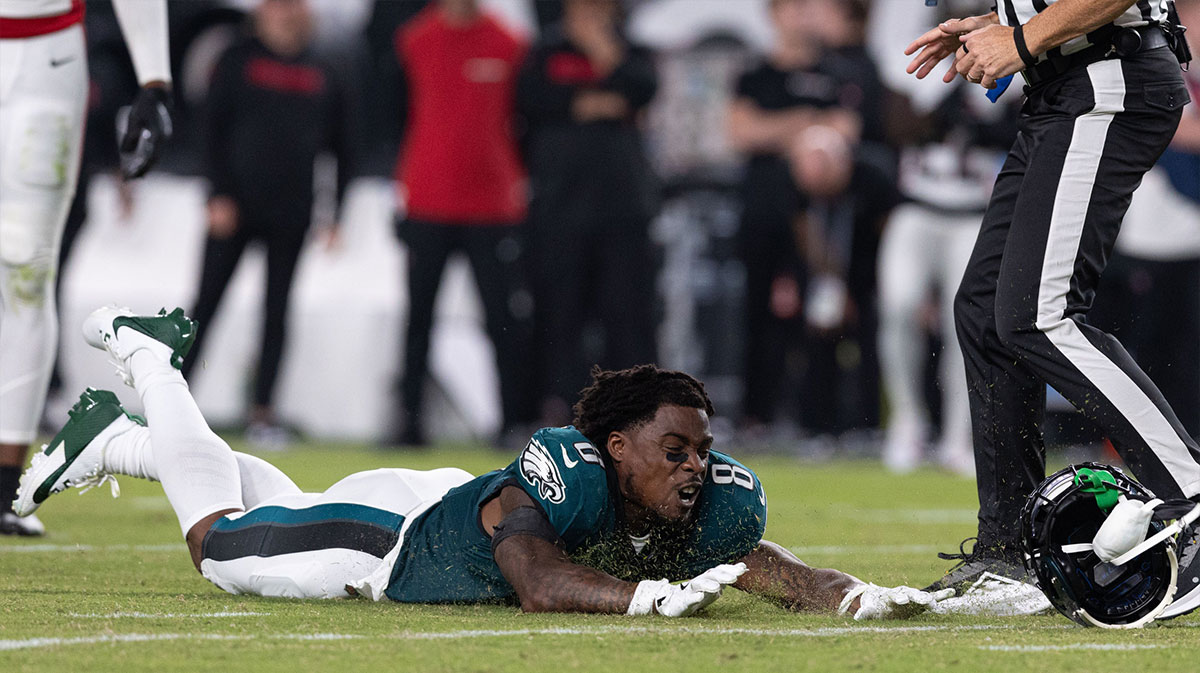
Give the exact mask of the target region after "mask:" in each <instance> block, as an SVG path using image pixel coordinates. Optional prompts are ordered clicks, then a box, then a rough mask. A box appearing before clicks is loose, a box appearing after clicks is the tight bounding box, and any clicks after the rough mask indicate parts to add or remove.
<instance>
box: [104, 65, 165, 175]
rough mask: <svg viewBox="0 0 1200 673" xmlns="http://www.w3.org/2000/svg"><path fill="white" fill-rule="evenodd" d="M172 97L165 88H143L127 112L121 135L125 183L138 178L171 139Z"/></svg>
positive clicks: (122, 167)
mask: <svg viewBox="0 0 1200 673" xmlns="http://www.w3.org/2000/svg"><path fill="white" fill-rule="evenodd" d="M170 103H171V95H170V94H169V93H168V92H167V90H166V89H165V88H164V87H160V86H148V87H142V89H141V90H140V91H138V95H137V97H136V98H134V99H133V104H132V105H130V106H129V107H128V108H127V110H128V114H127V115H125V119H124V123H123V124H121V126H122V128H120V129H119V133H118V135H119V136H120V140H119V143H118V149H119V150H120V152H121V175H123V176H124V177H125V179H126V180H131V179H133V178H139V177H141V176H142V175H144V174H145V173H146V171H148V170H150V166H151V165H153V164H154V161H155V160H156V159H158V155H159V154H161V153H162V146H163V143H165V142H166V141H168V140H170V139H171V133H172V130H173V129H172V126H171V112H170Z"/></svg>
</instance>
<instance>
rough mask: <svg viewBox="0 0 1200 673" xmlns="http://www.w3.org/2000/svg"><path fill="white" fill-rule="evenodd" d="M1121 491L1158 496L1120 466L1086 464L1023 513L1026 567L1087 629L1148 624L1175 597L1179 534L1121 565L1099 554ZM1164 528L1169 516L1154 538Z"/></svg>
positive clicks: (1041, 491)
mask: <svg viewBox="0 0 1200 673" xmlns="http://www.w3.org/2000/svg"><path fill="white" fill-rule="evenodd" d="M1121 496H1124V497H1125V498H1126V499H1128V500H1140V501H1150V500H1153V499H1154V494H1153V493H1151V492H1150V491H1149V490H1148V489H1146V488H1145V487H1144V486H1142V485H1141V484H1139V483H1137V482H1136V481H1134V480H1133V479H1132V478H1130V477H1129V476H1128V475H1126V474H1125V473H1124V472H1122V471H1121V470H1120V469H1118V468H1115V467H1111V466H1108V465H1102V464H1099V463H1083V464H1080V465H1073V466H1071V467H1068V468H1065V469H1062V470H1059V471H1058V472H1055V473H1054V474H1052V475H1050V477H1049V478H1047V479H1046V480H1045V481H1044V482H1042V484H1041V485H1040V486H1038V488H1037V489H1036V490H1034V492H1033V494H1032V495H1030V496H1029V499H1028V500H1027V501H1026V503H1025V508H1024V510H1023V511H1022V513H1021V538H1022V539H1021V542H1022V547H1023V551H1024V558H1025V566H1026V568H1027V569H1028V571H1029V573H1030V574H1031V575H1033V576H1035V577H1036V578H1037V582H1038V586H1039V587H1040V588H1041V589H1042V591H1043V592H1045V593H1046V597H1047V598H1049V599H1050V602H1051V603H1052V604H1053V605H1054V607H1055V608H1057V609H1058V611H1059V612H1061V613H1063V614H1064V615H1066V616H1067V617H1068V618H1070V619H1072V620H1074V621H1076V622H1078V623H1080V624H1083V625H1084V626H1099V627H1104V628H1137V627H1140V626H1144V625H1145V624H1148V623H1150V622H1152V621H1154V619H1156V618H1157V617H1159V616H1160V615H1161V614H1162V612H1163V611H1164V610H1165V609H1166V608H1167V606H1168V605H1170V603H1171V601H1172V600H1173V599H1174V597H1175V591H1176V582H1177V579H1178V573H1179V566H1178V563H1177V559H1176V540H1175V539H1174V538H1170V537H1168V538H1162V539H1159V540H1158V542H1157V543H1155V544H1153V545H1149V546H1147V547H1146V548H1145V550H1144V551H1142V552H1140V553H1139V554H1137V555H1136V556H1135V557H1134V558H1131V559H1127V560H1126V561H1125V562H1124V563H1122V564H1120V565H1118V564H1116V563H1111V562H1104V561H1102V560H1101V559H1100V557H1099V556H1098V555H1097V554H1096V551H1095V550H1094V548H1093V545H1092V543H1093V540H1094V539H1095V536H1096V533H1097V532H1098V531H1099V530H1100V527H1101V525H1102V524H1103V523H1104V521H1105V519H1106V518H1107V517H1108V515H1109V513H1110V512H1111V511H1112V510H1113V508H1114V507H1115V506H1116V505H1117V503H1118V502H1119V501H1120V499H1121ZM1155 518H1156V519H1157V518H1158V517H1155ZM1164 528H1166V527H1165V526H1164V524H1163V522H1162V521H1159V520H1151V521H1149V522H1148V524H1147V531H1146V532H1147V537H1148V538H1150V539H1153V538H1154V536H1155V535H1156V534H1157V533H1159V532H1161V531H1163V530H1164ZM1120 560H1122V559H1121V558H1117V559H1114V561H1120Z"/></svg>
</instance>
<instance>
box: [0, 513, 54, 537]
mask: <svg viewBox="0 0 1200 673" xmlns="http://www.w3.org/2000/svg"><path fill="white" fill-rule="evenodd" d="M45 534H46V527H45V526H43V525H42V521H41V519H38V518H37V516H35V515H33V514H31V515H29V516H26V517H20V516H17V515H16V514H14V513H12V512H5V513H3V514H0V535H21V536H24V537H36V536H39V535H45Z"/></svg>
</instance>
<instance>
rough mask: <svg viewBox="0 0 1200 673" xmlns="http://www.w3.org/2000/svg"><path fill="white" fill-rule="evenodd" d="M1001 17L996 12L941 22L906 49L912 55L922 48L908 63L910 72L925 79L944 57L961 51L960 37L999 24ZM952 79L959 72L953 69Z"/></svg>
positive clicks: (906, 53) (906, 52)
mask: <svg viewBox="0 0 1200 673" xmlns="http://www.w3.org/2000/svg"><path fill="white" fill-rule="evenodd" d="M998 21H999V19H997V18H996V15H995V14H994V13H992V14H988V15H986V16H970V17H967V18H965V19H951V20H949V21H946V22H944V23H941V24H939V25H938V26H936V27H935V28H933V29H932V30H930V31H928V32H926V33H925V34H924V35H922V36H921V37H918V38H917V39H915V40H913V41H912V43H911V44H909V45H908V47H907V48H905V50H904V54H905V55H906V56H912V55H913V54H915V53H917V51H918V50H920V53H919V54H917V55H916V57H915V58H913V60H912V62H911V63H909V64H908V68H907V71H908V74H910V75H912V74H916V76H917V79H925V76H926V75H928V74H929V73H930V72H932V71H933V69H934V68H935V67H936V66H937V64H938V63H941V62H942V59H944V58H946V57H947V56H950V55H951V54H953V53H955V52H956V51H959V47H960V46H961V45H962V41H961V39H960V37H961V36H962V35H964V34H966V33H970V32H971V31H975V30H979V29H980V28H984V27H987V26H991V25H995V24H997V23H998ZM950 72H951V73H953V74H951V75H950V79H948V80H946V81H947V82H949V81H952V80H953V79H954V75H956V74H957V73H955V72H954V70H953V69H951V71H950Z"/></svg>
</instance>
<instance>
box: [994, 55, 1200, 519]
mask: <svg viewBox="0 0 1200 673" xmlns="http://www.w3.org/2000/svg"><path fill="white" fill-rule="evenodd" d="M1148 60H1149V59H1148V58H1147V59H1138V60H1135V61H1118V60H1112V61H1101V62H1098V63H1094V64H1092V65H1091V66H1089V67H1088V68H1087V70H1086V72H1080V73H1077V74H1074V75H1071V76H1072V77H1075V78H1077V79H1075V80H1073V81H1072V82H1071V84H1072V87H1071V89H1070V90H1071V92H1072V95H1073V96H1080V95H1081V92H1082V95H1090V97H1091V98H1092V103H1093V104H1092V106H1091V107H1090V109H1085V110H1083V111H1082V114H1078V116H1075V117H1074V118H1071V116H1069V115H1055V114H1044V115H1040V117H1039V119H1040V120H1041V121H1040V122H1039V124H1040V126H1041V128H1039V129H1038V133H1039V135H1040V142H1038V144H1037V147H1036V148H1035V149H1034V153H1033V154H1032V155H1031V156H1030V161H1029V166H1028V170H1027V172H1026V178H1025V181H1024V183H1023V189H1022V190H1021V192H1020V194H1019V195H1018V196H1017V201H1016V203H1015V205H1014V210H1013V218H1012V224H1011V229H1010V231H1009V236H1008V238H1007V244H1006V249H1005V251H1004V262H1003V264H1002V265H1001V267H1000V273H999V276H998V278H997V285H996V288H997V295H996V308H995V311H996V327H997V334H998V336H999V338H1000V341H1001V343H1002V344H1003V345H1004V346H1005V347H1007V348H1008V349H1009V350H1010V351H1011V352H1012V353H1013V355H1014V356H1015V357H1016V359H1017V360H1019V361H1020V362H1021V363H1022V364H1023V365H1024V366H1026V367H1028V368H1029V369H1030V370H1031V371H1033V372H1034V373H1036V375H1037V376H1038V377H1039V378H1041V379H1042V380H1044V381H1046V382H1047V383H1049V384H1050V385H1051V386H1053V387H1054V388H1055V389H1056V390H1058V391H1059V392H1060V393H1062V394H1063V396H1064V397H1066V398H1067V399H1068V400H1070V401H1071V402H1072V404H1074V405H1075V406H1076V407H1077V408H1079V409H1080V410H1081V411H1082V412H1083V413H1084V414H1085V415H1086V416H1088V417H1089V418H1091V419H1092V420H1093V421H1095V422H1096V423H1097V424H1099V426H1100V427H1101V428H1103V430H1104V431H1105V434H1106V435H1107V436H1108V437H1109V439H1110V440H1111V441H1112V443H1113V445H1114V446H1115V447H1116V449H1117V451H1118V452H1119V453H1120V454H1121V457H1122V458H1123V459H1124V460H1125V462H1126V463H1127V464H1128V465H1129V467H1130V468H1131V469H1132V470H1133V471H1134V474H1135V475H1136V476H1137V477H1138V478H1139V480H1141V481H1142V482H1143V483H1145V484H1146V485H1147V486H1149V487H1150V488H1151V489H1152V490H1154V492H1155V493H1156V494H1157V495H1158V496H1159V497H1163V498H1171V497H1180V496H1188V497H1190V496H1194V495H1196V494H1197V493H1200V449H1198V447H1197V445H1196V442H1195V441H1194V440H1193V439H1192V438H1191V437H1189V436H1188V435H1187V433H1186V432H1185V431H1184V429H1183V427H1182V425H1181V424H1180V423H1179V420H1178V418H1177V417H1176V415H1175V413H1174V412H1173V411H1172V410H1171V408H1170V406H1169V405H1168V404H1167V402H1166V400H1165V399H1164V398H1163V396H1162V394H1161V393H1160V392H1159V391H1158V389H1157V388H1156V387H1155V385H1154V384H1153V383H1152V382H1151V381H1150V379H1149V378H1148V377H1147V376H1146V375H1145V374H1144V373H1143V372H1142V371H1141V369H1140V368H1139V367H1138V366H1137V364H1136V363H1135V362H1134V361H1133V359H1132V358H1131V357H1130V356H1129V354H1128V353H1127V352H1126V351H1125V349H1124V348H1122V347H1121V344H1120V343H1118V342H1117V340H1116V339H1115V338H1113V337H1112V336H1111V335H1109V334H1106V333H1104V332H1102V331H1100V330H1098V329H1096V328H1094V327H1091V326H1089V325H1088V324H1087V323H1086V322H1084V316H1085V315H1086V312H1087V310H1088V309H1089V308H1090V307H1091V303H1092V298H1093V297H1094V295H1095V288H1096V284H1097V282H1098V281H1099V277H1100V273H1101V272H1102V271H1103V269H1104V265H1105V263H1106V261H1107V260H1108V257H1109V255H1110V253H1111V252H1112V247H1113V243H1114V241H1115V240H1116V236H1117V232H1118V231H1119V229H1120V223H1121V219H1122V218H1123V217H1124V214H1125V211H1126V209H1127V208H1128V206H1129V201H1130V197H1131V195H1132V193H1133V191H1134V189H1135V188H1136V187H1137V185H1138V184H1139V183H1140V181H1141V177H1142V175H1143V174H1144V173H1145V172H1146V171H1147V170H1149V168H1150V167H1151V166H1152V165H1153V164H1154V162H1155V161H1156V160H1157V159H1158V157H1159V155H1160V154H1161V153H1162V150H1163V149H1165V147H1166V145H1167V143H1168V142H1169V141H1170V139H1171V136H1172V135H1173V134H1174V130H1175V127H1176V126H1177V124H1178V120H1179V115H1180V110H1179V109H1178V108H1176V109H1175V110H1167V109H1162V108H1161V107H1156V106H1154V105H1148V104H1147V100H1148V99H1149V98H1150V97H1151V87H1150V86H1145V87H1144V86H1143V85H1144V83H1146V82H1147V81H1154V80H1153V77H1154V76H1155V75H1156V74H1158V73H1159V72H1161V70H1160V69H1156V68H1155V64H1154V63H1153V62H1150V63H1146V62H1145V61H1148ZM1126 82H1128V83H1129V84H1128V85H1127V84H1126ZM1089 89H1090V93H1088V90H1089ZM1043 103H1044V104H1045V105H1046V106H1047V108H1053V106H1054V105H1055V102H1054V101H1043ZM1047 112H1049V113H1053V112H1055V110H1053V109H1048V110H1047Z"/></svg>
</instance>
